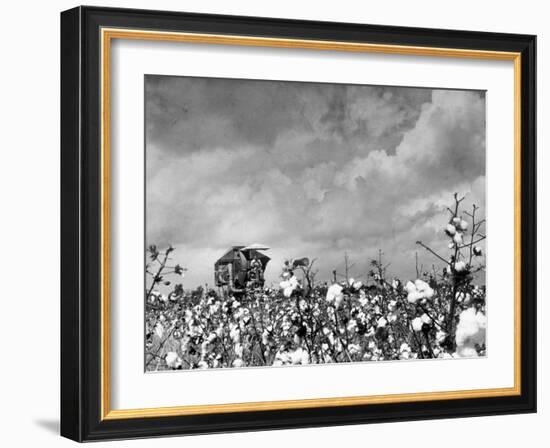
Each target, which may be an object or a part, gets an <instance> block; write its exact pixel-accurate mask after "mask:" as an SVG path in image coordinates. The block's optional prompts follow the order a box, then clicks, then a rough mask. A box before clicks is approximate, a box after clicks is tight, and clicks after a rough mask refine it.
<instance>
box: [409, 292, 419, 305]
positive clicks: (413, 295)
mask: <svg viewBox="0 0 550 448" xmlns="http://www.w3.org/2000/svg"><path fill="white" fill-rule="evenodd" d="M422 298H423V295H422V293H420V292H418V291H415V292H410V293H409V294H408V295H407V300H408V301H409V303H416V302H417V301H418V300H420V299H422Z"/></svg>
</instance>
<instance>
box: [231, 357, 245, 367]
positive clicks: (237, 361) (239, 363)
mask: <svg viewBox="0 0 550 448" xmlns="http://www.w3.org/2000/svg"><path fill="white" fill-rule="evenodd" d="M242 366H244V361H243V360H242V359H241V358H237V359H235V361H233V367H242Z"/></svg>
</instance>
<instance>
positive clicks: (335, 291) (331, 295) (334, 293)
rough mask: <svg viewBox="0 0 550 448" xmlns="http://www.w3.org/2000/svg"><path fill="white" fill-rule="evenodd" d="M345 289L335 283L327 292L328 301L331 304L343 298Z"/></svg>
mask: <svg viewBox="0 0 550 448" xmlns="http://www.w3.org/2000/svg"><path fill="white" fill-rule="evenodd" d="M343 289H344V288H342V286H340V285H339V284H338V283H334V284H333V285H330V287H329V288H328V290H327V296H326V300H327V302H329V303H333V302H334V301H335V300H336V298H337V297H339V296H342V295H343V294H342V291H343Z"/></svg>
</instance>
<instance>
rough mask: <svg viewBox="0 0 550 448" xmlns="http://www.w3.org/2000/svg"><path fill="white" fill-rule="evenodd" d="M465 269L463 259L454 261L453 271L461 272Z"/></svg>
mask: <svg viewBox="0 0 550 448" xmlns="http://www.w3.org/2000/svg"><path fill="white" fill-rule="evenodd" d="M465 270H466V263H465V262H464V261H457V262H456V263H455V271H456V272H463V271H465Z"/></svg>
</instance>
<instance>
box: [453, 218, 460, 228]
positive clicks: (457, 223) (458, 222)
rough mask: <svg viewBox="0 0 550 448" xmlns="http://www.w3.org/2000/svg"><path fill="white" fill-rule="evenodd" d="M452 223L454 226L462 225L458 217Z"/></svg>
mask: <svg viewBox="0 0 550 448" xmlns="http://www.w3.org/2000/svg"><path fill="white" fill-rule="evenodd" d="M451 222H452V223H453V225H454V226H458V225H460V218H459V217H458V216H455V217H454V218H453V220H452V221H451Z"/></svg>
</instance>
